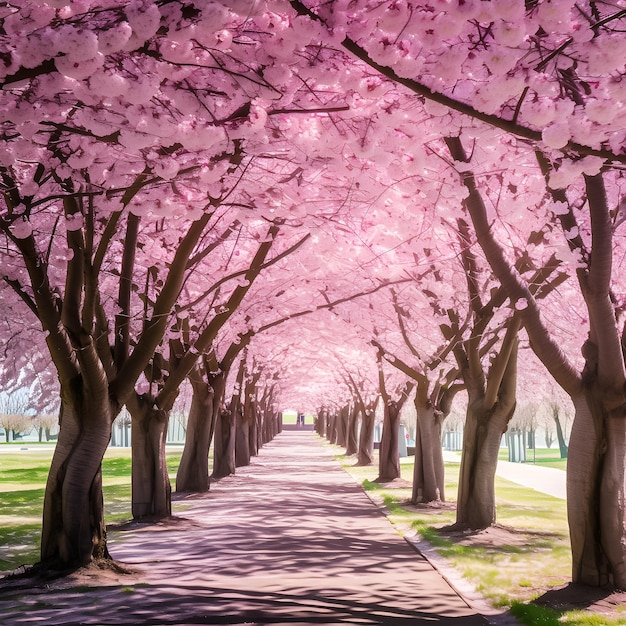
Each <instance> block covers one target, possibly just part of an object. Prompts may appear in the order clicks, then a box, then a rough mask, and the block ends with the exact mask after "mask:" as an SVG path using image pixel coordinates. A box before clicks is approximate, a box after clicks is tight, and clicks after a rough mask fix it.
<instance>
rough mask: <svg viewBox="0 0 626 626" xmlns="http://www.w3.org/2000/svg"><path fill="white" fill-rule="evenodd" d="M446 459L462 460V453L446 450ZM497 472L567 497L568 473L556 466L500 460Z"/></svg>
mask: <svg viewBox="0 0 626 626" xmlns="http://www.w3.org/2000/svg"><path fill="white" fill-rule="evenodd" d="M444 459H445V460H446V461H451V462H460V461H461V453H460V452H451V451H447V450H444ZM496 474H497V475H498V476H501V477H502V478H506V479H507V480H510V481H511V482H514V483H517V484H518V485H523V486H524V487H529V488H530V489H534V490H535V491H539V492H541V493H546V494H548V495H549V496H554V497H555V498H561V499H562V500H565V498H566V495H565V493H566V482H565V477H566V474H565V472H564V471H563V470H560V469H556V468H554V467H542V466H540V465H534V464H533V463H528V462H527V463H510V462H509V461H498V467H497V469H496Z"/></svg>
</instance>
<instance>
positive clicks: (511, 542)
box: [335, 446, 626, 626]
mask: <svg viewBox="0 0 626 626" xmlns="http://www.w3.org/2000/svg"><path fill="white" fill-rule="evenodd" d="M335 447H336V446H335ZM336 448H337V450H340V448H338V447H336ZM503 452H504V455H505V457H504V458H505V460H506V458H508V457H507V456H506V454H507V453H506V450H504V451H503ZM558 454H559V452H558V449H556V450H554V449H553V450H551V451H550V450H542V451H539V450H537V464H540V463H541V464H542V465H545V466H553V467H559V466H560V467H561V468H562V469H564V468H565V461H564V460H563V461H561V459H559V458H558ZM337 458H338V459H339V460H340V461H341V462H342V464H343V465H344V467H345V468H346V470H347V471H348V472H349V473H350V474H351V475H352V476H353V477H354V478H355V480H357V481H358V482H359V483H361V484H362V485H363V487H364V489H365V490H367V491H369V492H370V494H371V496H372V497H373V498H374V499H375V500H377V501H379V502H381V503H382V504H383V505H384V506H385V508H386V509H387V514H388V516H389V518H390V520H391V521H392V522H393V523H395V524H398V525H399V526H400V528H401V529H403V528H404V529H406V528H410V529H412V530H414V531H416V532H417V533H419V535H420V536H421V537H422V539H423V540H425V541H427V542H428V543H430V544H431V545H432V546H433V547H434V548H435V549H436V550H437V552H438V553H439V554H440V555H441V556H442V557H444V558H445V559H446V560H447V561H448V562H449V563H450V565H452V566H453V567H454V568H455V569H457V570H458V571H459V572H460V573H461V574H462V575H463V576H464V577H465V578H467V579H469V580H470V581H471V582H472V583H473V584H474V586H475V587H476V589H477V590H478V591H480V592H481V594H482V595H483V596H484V597H485V598H487V599H488V600H489V601H490V602H491V603H492V604H493V605H494V606H496V607H500V608H503V609H510V610H511V612H512V613H513V614H514V615H516V616H517V617H518V619H519V621H520V622H521V623H523V624H528V625H529V626H537V625H545V626H563V625H565V626H600V625H602V626H624V625H626V616H625V617H624V618H621V617H620V618H618V619H613V620H611V619H609V618H607V617H606V616H604V615H597V614H594V613H592V612H591V611H554V610H551V609H548V608H546V607H543V606H538V605H535V604H533V603H532V600H534V599H536V598H538V597H539V596H541V595H542V594H544V593H545V592H546V591H549V590H550V589H553V588H555V587H562V586H565V585H566V584H567V583H568V582H569V581H570V580H571V552H570V544H569V533H568V527H567V521H566V505H565V501H564V500H561V499H559V498H553V497H552V496H548V495H544V494H542V493H539V492H537V491H535V490H533V489H528V488H525V487H522V486H520V485H517V484H515V483H512V482H509V481H507V480H504V479H502V478H499V477H496V500H497V503H496V505H497V524H498V528H496V529H494V532H498V533H500V531H502V534H498V535H494V536H496V537H497V541H496V540H493V539H490V534H489V531H483V532H482V533H478V534H474V535H473V536H472V534H471V533H468V534H465V535H464V534H463V533H449V532H445V531H444V528H445V527H446V526H449V525H451V524H453V523H454V521H455V519H456V511H455V508H454V504H455V501H456V495H457V489H458V476H459V463H447V464H446V466H445V470H446V480H445V492H446V500H447V501H448V502H446V503H445V504H443V505H441V506H419V507H414V506H411V505H410V504H409V501H410V497H411V487H410V485H407V486H406V487H402V488H397V487H393V488H390V487H388V486H386V485H384V484H378V483H375V482H373V481H374V479H375V478H376V475H377V469H378V467H377V465H376V464H375V465H373V466H370V467H357V466H354V465H353V463H354V460H353V459H351V458H346V457H345V455H341V454H337ZM401 469H402V479H404V480H406V481H408V482H409V483H410V482H411V481H412V471H413V459H412V458H405V459H402V460H401ZM501 537H505V540H504V541H501Z"/></svg>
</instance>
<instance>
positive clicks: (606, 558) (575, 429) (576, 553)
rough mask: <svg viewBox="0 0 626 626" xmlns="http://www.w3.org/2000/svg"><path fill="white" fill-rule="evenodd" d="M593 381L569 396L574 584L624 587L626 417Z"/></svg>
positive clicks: (569, 493)
mask: <svg viewBox="0 0 626 626" xmlns="http://www.w3.org/2000/svg"><path fill="white" fill-rule="evenodd" d="M606 396H607V392H606V390H602V389H600V386H599V385H598V384H597V382H595V383H592V384H590V385H589V386H588V387H587V389H586V393H584V394H580V395H578V396H573V397H572V401H573V403H574V409H575V418H574V422H573V425H572V432H571V435H570V445H569V452H570V454H569V457H568V462H567V514H568V523H569V529H570V541H571V546H572V579H573V580H574V581H575V582H579V583H583V584H587V585H593V586H604V585H611V586H613V587H616V588H619V589H626V508H625V501H626V499H625V470H624V468H625V466H626V416H625V415H624V409H623V407H619V408H618V409H617V410H616V411H615V412H614V413H611V412H609V411H607V410H606V409H605V408H604V402H603V400H605V399H606Z"/></svg>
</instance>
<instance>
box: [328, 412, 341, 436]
mask: <svg viewBox="0 0 626 626" xmlns="http://www.w3.org/2000/svg"><path fill="white" fill-rule="evenodd" d="M338 422H339V415H338V413H337V412H336V411H333V413H332V414H331V415H329V417H328V429H327V430H326V437H327V438H328V441H330V443H337V423H338Z"/></svg>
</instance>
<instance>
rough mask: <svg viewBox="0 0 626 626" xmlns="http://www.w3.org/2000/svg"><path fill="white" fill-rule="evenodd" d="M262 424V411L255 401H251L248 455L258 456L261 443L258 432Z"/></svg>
mask: <svg viewBox="0 0 626 626" xmlns="http://www.w3.org/2000/svg"><path fill="white" fill-rule="evenodd" d="M262 424H263V419H262V412H261V411H260V410H259V408H258V407H257V403H256V402H253V403H252V415H251V417H250V437H249V441H250V456H251V457H252V456H258V454H259V448H260V447H261V443H260V441H259V432H260V430H261V427H262Z"/></svg>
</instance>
